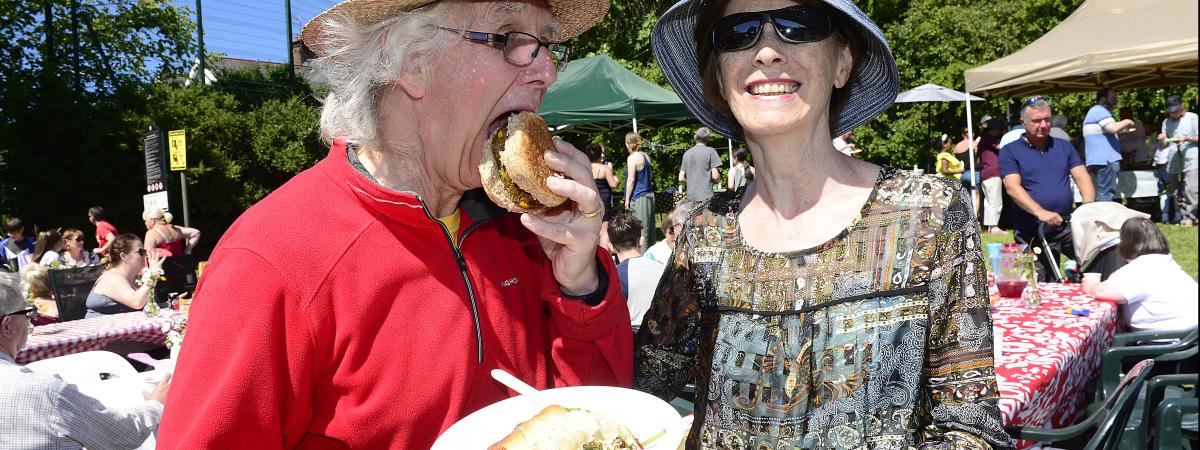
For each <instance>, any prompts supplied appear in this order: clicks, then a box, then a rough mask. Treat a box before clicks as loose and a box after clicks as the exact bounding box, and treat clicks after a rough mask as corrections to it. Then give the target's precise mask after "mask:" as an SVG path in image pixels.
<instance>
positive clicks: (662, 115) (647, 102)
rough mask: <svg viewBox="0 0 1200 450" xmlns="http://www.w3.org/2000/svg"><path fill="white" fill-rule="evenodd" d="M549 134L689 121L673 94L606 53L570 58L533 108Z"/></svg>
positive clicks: (686, 110)
mask: <svg viewBox="0 0 1200 450" xmlns="http://www.w3.org/2000/svg"><path fill="white" fill-rule="evenodd" d="M538 114H540V115H541V116H542V117H543V118H545V119H546V124H547V125H549V126H550V127H551V129H553V130H554V133H563V132H575V133H591V132H601V131H610V130H617V129H622V128H628V127H630V125H632V127H633V129H634V130H635V131H636V130H637V129H638V126H639V125H640V126H642V127H663V126H671V125H675V124H679V123H685V122H694V121H695V120H696V119H695V117H693V116H692V113H691V112H689V111H688V109H687V107H686V106H684V105H683V102H682V101H680V100H679V96H678V95H675V93H674V92H671V91H669V90H666V89H663V88H661V87H659V86H658V85H656V84H654V83H651V82H649V81H646V80H645V79H643V78H642V77H639V76H637V75H635V74H634V73H633V72H630V71H629V69H626V68H624V67H622V66H621V65H620V64H617V62H616V61H613V60H612V58H609V57H608V56H607V55H599V56H592V57H590V58H583V59H579V60H575V61H571V62H570V63H569V64H567V68H566V70H564V71H563V72H562V73H560V74H558V81H557V82H555V83H554V85H552V86H550V90H549V91H548V92H547V93H546V98H545V99H544V100H543V101H542V108H541V111H539V112H538Z"/></svg>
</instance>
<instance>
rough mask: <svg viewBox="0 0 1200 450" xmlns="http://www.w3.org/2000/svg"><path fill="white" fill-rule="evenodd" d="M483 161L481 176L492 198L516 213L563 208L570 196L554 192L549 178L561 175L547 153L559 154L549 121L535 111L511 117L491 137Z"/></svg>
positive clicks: (480, 169) (480, 165)
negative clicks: (549, 128) (551, 164)
mask: <svg viewBox="0 0 1200 450" xmlns="http://www.w3.org/2000/svg"><path fill="white" fill-rule="evenodd" d="M485 147H486V148H484V149H483V160H481V161H479V176H480V179H482V180H483V190H484V191H485V192H487V195H488V197H490V198H491V199H492V201H493V202H496V204H497V205H500V206H501V207H503V208H504V209H507V210H509V211H512V212H516V213H524V212H538V211H544V210H546V209H549V208H553V207H555V206H558V205H561V204H562V203H563V202H565V201H566V200H567V198H566V197H563V196H561V195H558V194H555V193H553V192H550V188H548V187H547V186H546V178H548V177H551V176H561V175H558V174H556V173H555V172H554V171H553V170H550V168H549V167H546V158H545V157H544V154H545V152H548V151H555V148H554V141H553V140H551V139H550V133H549V132H548V131H547V130H546V121H544V120H542V118H541V117H538V115H537V114H535V113H532V112H528V111H526V112H520V113H517V114H514V115H512V116H511V117H509V118H508V123H507V124H506V125H504V126H501V127H500V128H499V129H498V130H496V132H495V133H492V136H490V137H489V138H488V141H487V144H486V145H485Z"/></svg>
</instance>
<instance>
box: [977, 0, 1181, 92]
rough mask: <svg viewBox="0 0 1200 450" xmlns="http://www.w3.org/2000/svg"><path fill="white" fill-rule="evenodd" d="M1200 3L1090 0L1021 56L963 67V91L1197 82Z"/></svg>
mask: <svg viewBox="0 0 1200 450" xmlns="http://www.w3.org/2000/svg"><path fill="white" fill-rule="evenodd" d="M1198 3H1200V2H1197V1H1196V0H1088V1H1086V2H1084V3H1083V5H1081V6H1080V7H1079V9H1076V10H1075V12H1073V13H1071V15H1070V16H1068V17H1067V18H1066V19H1064V20H1063V21H1062V23H1059V24H1058V26H1056V27H1054V29H1052V30H1050V31H1049V32H1047V33H1046V34H1045V35H1044V36H1042V37H1040V38H1038V40H1036V41H1033V43H1031V44H1029V45H1028V46H1026V47H1025V48H1023V49H1021V50H1020V51H1018V52H1016V53H1013V54H1011V55H1008V56H1005V57H1003V58H1000V59H998V60H995V61H992V62H990V63H988V64H985V65H982V66H979V67H976V68H973V69H969V70H967V71H966V73H965V74H964V75H965V77H966V82H967V83H966V86H967V92H977V93H984V94H987V95H1003V96H1010V97H1017V96H1026V95H1033V94H1047V93H1063V92H1078V91H1090V90H1097V89H1099V88H1101V87H1113V88H1117V89H1125V88H1144V87H1161V86H1173V85H1178V84H1193V83H1196V81H1197V76H1198V74H1200V71H1198V70H1197V56H1196V53H1197V50H1198V48H1200V47H1198V46H1197V34H1198V32H1197V29H1198V28H1197V27H1198V26H1200V20H1198V19H1197V13H1198V12H1200V11H1198V7H1197V4H1198Z"/></svg>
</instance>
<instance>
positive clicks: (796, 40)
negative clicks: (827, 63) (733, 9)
mask: <svg viewBox="0 0 1200 450" xmlns="http://www.w3.org/2000/svg"><path fill="white" fill-rule="evenodd" d="M767 22H771V25H773V26H774V28H775V34H777V35H779V39H780V40H782V41H783V42H787V43H789V44H800V43H804V42H818V41H822V40H824V39H825V38H827V37H829V35H830V34H833V16H832V15H831V14H830V12H829V11H828V10H825V9H822V8H817V7H813V6H789V7H787V8H780V9H776V10H773V11H752V12H743V13H737V14H730V15H728V16H725V17H722V18H721V19H720V20H718V21H717V22H716V23H715V24H713V27H712V32H711V33H710V39H711V40H712V45H713V48H715V49H717V50H718V51H722V52H736V51H738V50H745V49H748V48H751V47H754V46H755V44H758V39H759V38H760V37H762V29H763V24H765V23H767Z"/></svg>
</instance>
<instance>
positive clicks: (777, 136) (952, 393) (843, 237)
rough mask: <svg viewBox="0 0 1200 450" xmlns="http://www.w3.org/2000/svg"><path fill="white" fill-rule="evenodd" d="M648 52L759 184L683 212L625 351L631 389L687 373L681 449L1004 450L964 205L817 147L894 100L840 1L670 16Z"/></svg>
mask: <svg viewBox="0 0 1200 450" xmlns="http://www.w3.org/2000/svg"><path fill="white" fill-rule="evenodd" d="M652 38H653V48H654V53H655V57H656V58H657V60H658V63H659V65H660V66H661V67H662V69H663V72H664V73H665V74H666V76H667V79H668V80H669V81H670V82H671V84H672V86H673V87H674V88H675V91H676V92H677V93H678V94H679V96H680V98H682V99H683V101H684V103H686V104H687V105H688V107H689V108H690V109H691V111H692V112H693V113H694V114H695V115H696V116H697V117H698V118H699V119H700V120H701V122H704V124H705V125H707V126H708V127H710V128H712V129H714V130H717V131H719V132H721V133H722V134H724V135H726V136H731V137H733V138H735V139H739V140H744V141H745V142H746V145H747V147H748V148H749V150H750V153H751V155H752V158H753V160H754V161H755V170H756V176H755V178H754V181H752V182H750V183H749V184H747V185H746V186H745V187H742V188H740V189H737V190H736V191H732V192H729V193H728V194H726V195H718V196H715V197H713V198H712V199H711V200H709V201H708V202H706V203H704V204H703V205H702V206H700V207H698V208H696V209H695V210H693V211H692V213H691V217H689V219H688V220H687V221H686V222H685V223H686V224H687V225H685V229H684V230H683V232H682V233H681V234H680V237H679V238H678V239H679V240H678V241H677V244H676V248H675V252H674V255H673V256H672V260H671V261H670V262H669V263H668V266H667V270H666V272H665V273H664V275H663V280H662V281H661V282H660V285H659V288H658V292H657V293H656V294H655V299H654V303H653V305H652V307H651V310H650V311H649V312H648V313H647V314H646V316H645V319H644V321H643V326H642V327H641V329H640V330H639V332H638V334H637V336H636V338H635V361H634V363H635V372H634V374H635V385H636V386H637V387H638V388H639V389H642V390H645V391H648V392H651V393H654V394H656V395H659V396H662V397H666V398H670V397H673V396H674V395H676V391H677V389H678V387H679V386H680V385H681V384H683V383H686V382H688V381H692V380H693V377H694V381H695V385H696V393H695V399H696V408H695V419H694V422H693V427H692V429H691V432H690V433H689V436H688V440H687V444H688V448H746V449H759V448H763V449H778V448H789V449H790V448H822V449H824V448H836V449H843V448H910V447H920V448H926V447H929V448H993V447H998V448H1006V447H1012V446H1013V441H1012V439H1011V438H1010V437H1009V436H1008V435H1007V434H1006V433H1005V431H1004V430H1003V428H1002V423H1001V415H1000V410H999V409H998V407H997V404H996V402H997V399H998V396H999V393H998V391H997V385H996V379H995V375H994V370H993V369H994V368H993V361H992V321H991V315H990V309H989V308H988V294H987V284H986V283H987V280H986V269H985V268H984V264H983V256H982V253H981V252H980V245H979V235H978V229H977V226H976V225H975V217H974V213H973V211H972V207H971V202H970V196H969V195H968V194H967V192H966V191H965V190H964V189H963V188H962V187H961V186H960V185H959V184H958V183H957V182H954V181H951V180H946V179H941V178H939V177H936V176H928V175H917V174H914V173H911V172H907V171H902V170H895V169H891V168H884V167H879V166H876V165H874V164H871V163H869V162H865V161H862V160H858V159H855V158H853V157H849V156H846V155H843V154H841V153H839V152H838V151H836V150H835V149H834V148H833V144H832V137H833V136H837V135H840V134H842V133H844V132H846V131H848V130H851V129H853V128H854V127H857V126H859V125H861V124H863V123H865V122H867V121H869V120H871V119H872V118H874V117H875V116H877V115H879V114H880V113H882V112H883V111H884V110H886V109H887V108H888V107H889V106H890V105H891V104H892V102H893V101H894V100H895V98H896V94H897V92H898V90H899V88H898V86H899V83H898V76H897V72H896V65H895V61H894V59H893V57H892V55H891V52H890V50H889V49H888V46H887V43H886V42H885V40H884V38H883V35H882V33H881V32H880V30H879V28H878V27H877V26H876V25H875V24H874V23H873V22H872V21H871V20H870V18H868V17H867V16H866V15H865V14H864V13H863V12H862V11H860V10H859V9H858V8H857V7H855V6H854V5H853V4H852V3H851V2H849V1H826V2H802V3H798V2H795V1H788V0H768V1H750V0H732V1H729V0H725V1H721V0H713V1H704V0H685V1H681V2H679V3H677V4H676V5H675V6H674V7H672V8H671V9H670V10H669V11H667V12H666V14H664V15H663V17H662V18H660V19H659V21H658V23H657V24H656V25H655V27H654V32H653V35H652ZM696 218H699V219H696Z"/></svg>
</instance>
